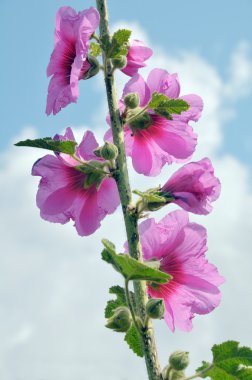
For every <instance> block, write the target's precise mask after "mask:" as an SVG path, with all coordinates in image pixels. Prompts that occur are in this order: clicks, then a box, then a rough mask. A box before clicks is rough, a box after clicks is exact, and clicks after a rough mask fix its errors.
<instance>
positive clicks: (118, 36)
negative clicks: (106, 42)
mask: <svg viewBox="0 0 252 380" xmlns="http://www.w3.org/2000/svg"><path fill="white" fill-rule="evenodd" d="M130 36H131V31H130V30H128V29H119V30H117V32H115V33H114V34H113V37H112V41H113V40H116V42H117V43H118V44H119V45H126V44H127V43H128V42H129V39H130Z"/></svg>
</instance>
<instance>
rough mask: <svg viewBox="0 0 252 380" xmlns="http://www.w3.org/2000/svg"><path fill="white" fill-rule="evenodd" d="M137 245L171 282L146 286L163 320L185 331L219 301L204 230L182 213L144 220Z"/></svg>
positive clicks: (217, 281) (216, 276) (218, 280)
mask: <svg viewBox="0 0 252 380" xmlns="http://www.w3.org/2000/svg"><path fill="white" fill-rule="evenodd" d="M140 236H141V244H142V249H143V255H144V259H145V260H153V259H156V260H159V261H160V270H162V271H163V272H166V273H169V274H170V275H172V276H173V279H172V280H171V281H169V282H168V283H167V284H164V285H155V284H153V285H151V284H149V285H148V293H149V295H150V296H151V297H152V298H162V299H163V300H164V304H165V315H164V318H165V321H166V323H167V324H168V326H169V328H170V329H171V330H172V331H174V330H175V327H177V328H179V329H181V330H184V331H189V330H191V329H192V318H193V317H194V315H195V314H207V313H210V312H211V311H212V310H213V309H214V308H216V307H217V306H218V305H219V303H220V299H221V294H220V291H219V289H218V286H219V285H221V284H222V283H223V282H224V279H223V277H222V276H220V275H219V273H218V271H217V268H216V267H215V266H214V265H212V264H210V263H209V262H208V261H207V260H206V258H205V253H206V251H207V246H206V240H207V235H206V230H205V228H203V227H202V226H200V225H199V224H196V223H190V222H189V220H188V214H187V212H186V211H182V210H179V211H174V212H171V213H170V214H168V215H167V216H165V217H164V218H163V219H162V220H161V221H160V222H159V223H156V222H155V220H154V219H148V220H146V221H144V222H143V223H141V225H140Z"/></svg>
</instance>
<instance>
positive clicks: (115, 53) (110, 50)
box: [101, 29, 131, 58]
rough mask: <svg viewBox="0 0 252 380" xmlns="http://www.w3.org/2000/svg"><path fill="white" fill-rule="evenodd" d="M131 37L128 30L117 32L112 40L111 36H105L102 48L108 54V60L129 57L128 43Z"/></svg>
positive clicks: (102, 39)
mask: <svg viewBox="0 0 252 380" xmlns="http://www.w3.org/2000/svg"><path fill="white" fill-rule="evenodd" d="M130 35H131V31H130V30H127V29H119V30H117V31H116V32H115V33H114V34H113V36H112V38H111V39H110V37H109V35H107V34H104V35H103V36H102V37H101V47H102V49H103V50H104V52H105V53H106V55H107V57H108V58H116V57H120V56H121V55H124V56H125V55H127V53H128V46H127V44H128V42H129V38H130Z"/></svg>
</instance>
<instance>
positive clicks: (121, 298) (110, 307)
mask: <svg viewBox="0 0 252 380" xmlns="http://www.w3.org/2000/svg"><path fill="white" fill-rule="evenodd" d="M109 293H110V294H114V295H116V299H115V300H109V301H108V302H107V306H106V308H105V317H106V318H110V317H112V315H113V314H114V310H115V309H116V308H117V307H120V306H127V301H126V296H125V290H124V288H122V287H121V286H119V285H115V286H112V287H111V288H110V289H109ZM129 295H130V300H131V304H132V306H133V308H134V309H136V301H135V295H134V293H133V292H131V291H130V292H129Z"/></svg>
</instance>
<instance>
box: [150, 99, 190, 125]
mask: <svg viewBox="0 0 252 380" xmlns="http://www.w3.org/2000/svg"><path fill="white" fill-rule="evenodd" d="M189 107H190V106H189V104H188V103H187V102H186V101H184V100H183V99H171V98H169V97H168V96H166V95H164V94H159V93H157V92H154V93H153V94H152V99H151V101H150V103H149V108H152V109H153V111H155V113H157V114H158V115H160V116H164V117H165V118H167V119H168V120H172V116H171V115H172V114H177V115H180V114H181V112H184V111H187V110H188V109H189Z"/></svg>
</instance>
